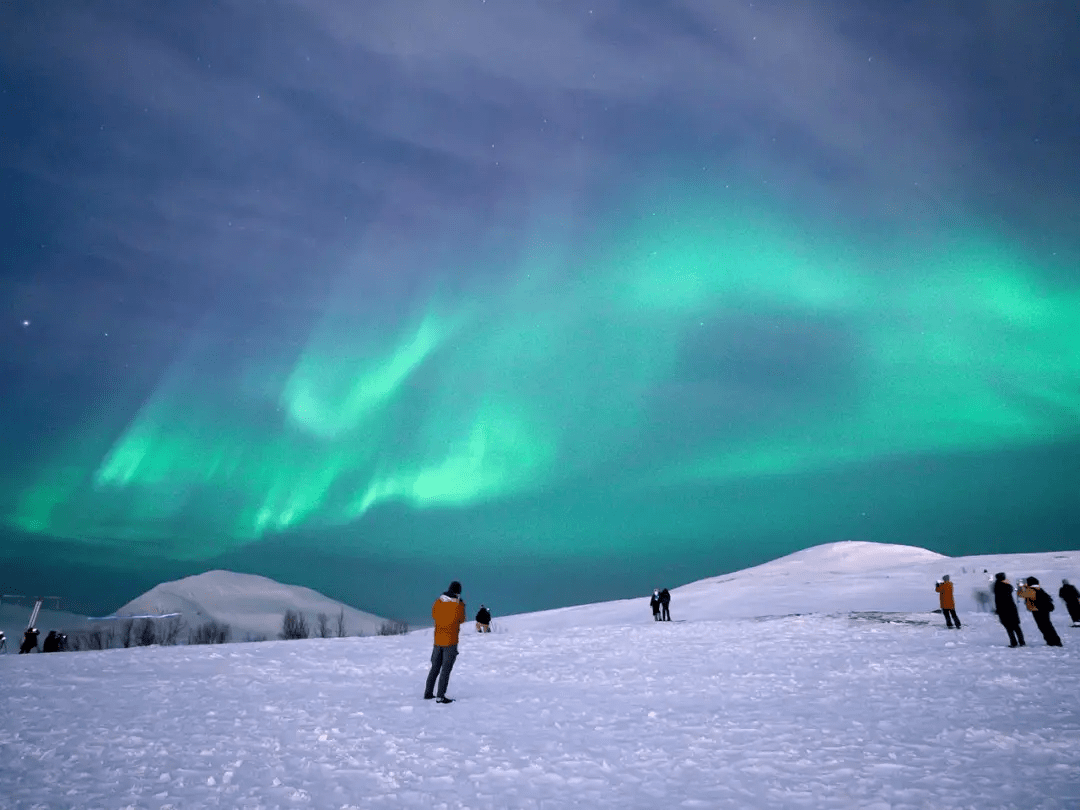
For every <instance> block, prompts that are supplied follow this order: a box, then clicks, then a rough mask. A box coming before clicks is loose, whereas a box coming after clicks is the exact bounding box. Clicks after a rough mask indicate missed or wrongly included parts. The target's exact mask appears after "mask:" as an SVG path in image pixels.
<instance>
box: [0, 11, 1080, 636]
mask: <svg viewBox="0 0 1080 810" xmlns="http://www.w3.org/2000/svg"><path fill="white" fill-rule="evenodd" d="M1077 42H1080V15H1078V14H1077V13H1076V5H1075V3H1073V2H1071V1H1067V0H1063V2H1026V3H1010V2H983V0H973V1H972V2H955V3H940V2H936V0H922V1H920V2H908V3H881V2H877V0H867V1H866V2H853V0H843V2H840V0H837V1H836V2H820V3H794V2H791V3H783V2H776V3H759V2H754V3H745V2H744V3H726V2H723V3H720V2H713V0H668V1H667V2H664V1H663V0H622V1H621V2H617V1H616V0H595V1H594V2H593V1H590V2H584V0H582V1H581V2H578V1H577V0H564V1H560V0H551V1H550V2H529V1H528V0H486V1H485V0H459V1H455V2H445V1H444V0H401V1H400V2H397V1H395V0H369V1H368V2H364V3H338V2H331V1H330V0H326V2H320V1H318V0H316V1H314V2H308V1H307V0H305V2H300V1H299V0H297V1H296V2H285V1H284V0H283V1H282V2H252V1H251V0H237V2H214V3H210V2H185V3H181V4H177V3H164V2H143V1H142V0H139V1H136V0H132V2H108V1H106V0H93V1H92V2H89V1H88V2H62V3H4V4H3V5H2V6H0V85H2V95H0V177H2V187H3V189H4V193H3V195H0V205H2V206H3V217H2V223H3V224H2V229H0V257H2V262H3V273H2V278H0V315H2V322H0V335H2V339H0V436H2V441H0V460H2V470H3V471H2V473H0V588H2V589H3V592H4V593H23V594H26V595H36V594H39V593H47V594H49V595H59V596H62V597H64V599H65V602H64V605H63V606H65V607H67V608H68V609H73V610H81V611H83V612H88V613H97V612H103V611H109V610H113V609H115V608H116V607H118V606H119V605H120V604H122V603H123V602H125V601H127V600H128V599H131V598H133V597H134V596H136V595H138V594H139V593H141V592H143V591H144V590H146V589H148V588H149V587H151V586H152V585H154V584H156V583H157V582H160V581H162V580H165V579H174V578H177V577H180V576H185V575H188V574H193V573H199V572H201V571H204V570H208V569H211V568H230V569H232V570H237V571H244V572H250V573H257V574H264V575H267V576H271V577H273V578H275V579H279V580H281V581H284V582H289V583H294V584H302V585H307V586H310V587H314V588H316V589H318V590H321V591H323V592H324V593H326V594H328V595H330V596H332V597H335V598H338V599H341V600H343V601H346V602H348V603H350V604H352V605H355V606H357V607H359V608H362V609H365V610H370V611H373V612H375V613H379V614H382V615H388V616H394V617H397V618H403V619H407V620H416V619H422V618H423V617H424V616H425V615H426V614H427V612H428V608H429V606H430V603H431V600H432V598H434V596H435V595H436V594H437V593H438V592H439V591H440V590H442V589H443V588H444V587H445V586H446V584H447V583H448V582H449V580H450V579H459V580H461V581H462V582H463V584H464V586H465V597H466V599H467V600H468V601H469V603H470V605H479V603H480V602H485V603H487V604H488V605H489V606H491V607H492V608H493V610H494V612H495V614H496V615H498V614H499V613H507V612H512V611H520V610H531V609H537V608H542V607H553V606H557V605H564V604H572V603H579V602H588V601H597V600H600V599H610V598H616V597H624V596H632V595H635V594H643V593H648V592H650V591H651V590H652V588H653V587H663V586H668V587H674V586H676V585H678V584H682V583H684V582H687V581H691V580H694V579H699V578H702V577H705V576H711V575H715V574H719V573H722V572H725V571H730V570H734V569H738V568H743V567H745V566H748V565H753V564H756V563H759V562H763V561H765V560H767V559H771V558H773V557H776V556H779V555H781V554H785V553H788V552H791V551H794V550H797V549H799V548H803V547H806V546H809V545H814V544H817V543H823V542H832V541H837V540H875V541H882V542H896V543H908V544H912V545H919V546H924V547H926V548H930V549H933V550H935V551H939V552H942V553H946V554H977V553H983V552H987V553H989V552H1001V551H1046V550H1054V549H1066V548H1068V549H1073V548H1076V547H1077V543H1078V541H1080V47H1078V46H1077V44H1076V43H1077Z"/></svg>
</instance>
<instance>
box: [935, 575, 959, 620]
mask: <svg viewBox="0 0 1080 810" xmlns="http://www.w3.org/2000/svg"><path fill="white" fill-rule="evenodd" d="M934 590H935V591H937V592H938V600H939V601H940V602H941V612H942V613H944V614H945V626H946V627H948V628H949V629H950V630H951V629H952V626H953V622H956V629H957V630H959V629H960V617H959V616H957V615H956V601H955V600H954V599H953V585H952V583H951V582H950V581H949V575H948V574H946V575H945V576H943V577H942V578H941V579H940V580H938V582H937V585H936V586H935V587H934Z"/></svg>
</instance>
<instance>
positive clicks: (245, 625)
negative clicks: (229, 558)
mask: <svg viewBox="0 0 1080 810" xmlns="http://www.w3.org/2000/svg"><path fill="white" fill-rule="evenodd" d="M287 610H293V611H297V612H299V613H301V614H302V615H303V616H304V617H305V618H306V619H307V622H308V625H309V627H310V628H311V630H312V632H313V634H314V632H315V630H316V629H317V627H318V619H317V617H318V614H320V613H323V614H326V616H327V617H328V618H329V623H330V630H331V633H332V634H333V635H337V620H338V616H340V615H341V614H342V613H344V623H345V634H346V635H350V636H355V635H373V634H375V633H377V632H378V631H379V629H380V628H381V627H382V626H383V624H384V623H385V622H386V619H384V618H382V617H380V616H376V615H374V614H372V613H365V612H364V611H361V610H357V609H356V608H353V607H350V606H348V605H346V604H343V603H341V602H338V601H335V600H333V599H331V598H330V597H328V596H324V595H323V594H321V593H319V592H318V591H314V590H312V589H311V588H304V587H302V586H299V585H284V584H282V583H280V582H277V581H275V580H272V579H269V578H267V577H261V576H257V575H255V574H238V573H236V572H234V571H207V572H206V573H203V574H198V575H196V576H192V577H185V578H184V579H178V580H175V581H173V582H163V583H161V584H160V585H155V586H154V587H153V588H151V589H150V590H149V591H147V592H146V593H144V594H143V595H142V596H138V597H136V598H135V599H132V600H131V601H130V602H128V603H127V604H126V605H124V606H123V607H121V608H120V609H119V610H117V611H116V615H118V616H139V615H143V614H155V615H160V614H164V613H180V614H182V615H183V618H184V621H185V622H186V623H187V625H188V627H191V628H194V627H197V626H199V625H202V624H204V623H206V622H208V621H216V622H219V623H223V624H227V625H229V627H230V628H231V631H232V634H231V637H232V639H233V640H234V641H243V640H245V639H257V638H267V639H274V638H277V637H278V634H279V633H280V632H281V622H282V617H283V616H284V615H285V612H286V611H287Z"/></svg>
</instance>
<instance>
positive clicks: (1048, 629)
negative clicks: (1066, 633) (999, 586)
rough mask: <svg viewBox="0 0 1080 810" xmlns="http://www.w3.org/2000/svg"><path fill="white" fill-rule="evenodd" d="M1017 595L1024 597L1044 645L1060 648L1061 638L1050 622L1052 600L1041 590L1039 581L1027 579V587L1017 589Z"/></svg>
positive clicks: (1032, 578) (1052, 607) (1052, 606)
mask: <svg viewBox="0 0 1080 810" xmlns="http://www.w3.org/2000/svg"><path fill="white" fill-rule="evenodd" d="M1017 593H1019V594H1020V595H1021V596H1022V597H1024V601H1025V602H1026V603H1027V609H1028V610H1030V611H1031V618H1033V619H1034V620H1035V625H1036V626H1037V627H1038V628H1039V631H1040V632H1041V633H1042V634H1043V638H1044V639H1046V645H1047V646H1048V647H1060V646H1061V637H1060V636H1058V634H1057V630H1055V629H1054V624H1053V622H1051V621H1050V612H1051V611H1052V610H1053V609H1054V600H1053V599H1051V598H1050V594H1048V593H1047V592H1046V591H1044V590H1043V589H1042V586H1041V585H1039V580H1038V579H1036V578H1035V577H1028V578H1027V585H1026V586H1024V587H1022V588H1018V589H1017Z"/></svg>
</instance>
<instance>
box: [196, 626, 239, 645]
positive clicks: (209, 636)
mask: <svg viewBox="0 0 1080 810" xmlns="http://www.w3.org/2000/svg"><path fill="white" fill-rule="evenodd" d="M231 632H232V630H231V629H230V627H229V625H227V624H223V623H221V622H215V621H209V622H206V623H204V624H200V625H199V626H198V627H196V628H194V629H193V630H191V632H189V633H188V644H225V643H226V642H227V641H228V640H229V635H230V633H231Z"/></svg>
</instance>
